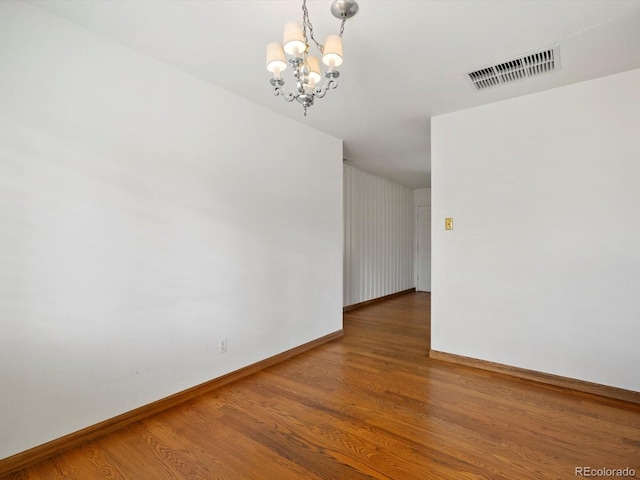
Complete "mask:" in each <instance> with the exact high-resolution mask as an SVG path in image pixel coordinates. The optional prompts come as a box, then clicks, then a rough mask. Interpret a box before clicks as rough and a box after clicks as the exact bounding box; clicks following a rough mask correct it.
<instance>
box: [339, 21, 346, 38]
mask: <svg viewBox="0 0 640 480" xmlns="http://www.w3.org/2000/svg"><path fill="white" fill-rule="evenodd" d="M346 21H347V17H346V16H344V17H342V23H341V24H340V38H342V34H343V33H344V22H346Z"/></svg>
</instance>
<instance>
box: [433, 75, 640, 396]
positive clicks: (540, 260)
mask: <svg viewBox="0 0 640 480" xmlns="http://www.w3.org/2000/svg"><path fill="white" fill-rule="evenodd" d="M639 85H640V70H633V71H630V72H626V73H622V74H618V75H614V76H610V77H605V78H600V79H596V80H593V81H589V82H585V83H580V84H575V85H570V86H567V87H563V88H558V89H554V90H549V91H546V92H542V93H538V94H535V95H529V96H524V97H520V98H516V99H512V100H508V101H504V102H500V103H494V104H491V105H486V106H483V107H478V108H473V109H470V110H465V111H460V112H456V113H452V114H448V115H442V116H439V117H436V118H434V119H433V121H432V135H433V138H432V145H433V146H432V148H433V150H432V169H433V183H432V193H433V197H432V198H433V207H432V208H433V214H434V225H435V226H436V227H435V228H434V231H433V293H432V295H433V298H432V348H433V349H434V350H439V351H444V352H449V353H454V354H458V355H464V356H468V357H474V358H479V359H484V360H489V361H493V362H498V363H502V364H507V365H515V366H517V367H522V368H527V369H532V370H537V371H541V372H548V373H552V374H557V375H562V376H566V377H571V378H577V379H582V380H586V381H591V382H596V383H600V384H605V385H610V386H615V387H620V388H625V389H630V390H636V391H638V390H640V375H639V370H638V365H640V348H638V340H639V339H640V302H639V301H638V292H640V248H639V247H638V245H639V239H640V188H639V185H640V135H639V133H640V88H638V86H639ZM444 217H453V218H454V228H455V229H454V230H453V231H445V230H444V226H443V223H444V222H443V219H444Z"/></svg>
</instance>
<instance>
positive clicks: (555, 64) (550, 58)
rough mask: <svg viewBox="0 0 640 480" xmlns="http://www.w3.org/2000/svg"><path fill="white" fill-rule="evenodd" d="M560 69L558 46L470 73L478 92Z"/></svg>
mask: <svg viewBox="0 0 640 480" xmlns="http://www.w3.org/2000/svg"><path fill="white" fill-rule="evenodd" d="M559 69H560V52H559V49H558V45H554V46H553V47H549V48H545V49H544V50H539V51H537V52H532V53H527V54H525V55H521V56H519V57H516V58H514V59H512V60H508V61H506V62H502V63H497V64H494V65H489V66H487V67H484V68H481V69H480V70H476V71H475V72H470V73H468V74H467V75H469V79H470V80H471V82H472V83H473V85H474V86H475V87H476V90H484V89H485V88H489V87H494V86H496V85H500V84H503V83H511V82H515V81H516V80H520V79H522V78H527V77H533V76H535V75H540V74H542V73H547V72H553V71H554V70H559Z"/></svg>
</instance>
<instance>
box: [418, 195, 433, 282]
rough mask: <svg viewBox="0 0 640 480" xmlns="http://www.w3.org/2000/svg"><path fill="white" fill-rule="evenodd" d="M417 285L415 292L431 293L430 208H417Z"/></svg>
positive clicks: (427, 206)
mask: <svg viewBox="0 0 640 480" xmlns="http://www.w3.org/2000/svg"><path fill="white" fill-rule="evenodd" d="M416 225H417V226H416V228H417V229H418V234H417V243H418V246H417V248H418V251H417V257H418V265H417V267H418V284H417V286H416V290H418V291H420V292H430V291H431V206H429V205H426V206H420V207H417V222H416Z"/></svg>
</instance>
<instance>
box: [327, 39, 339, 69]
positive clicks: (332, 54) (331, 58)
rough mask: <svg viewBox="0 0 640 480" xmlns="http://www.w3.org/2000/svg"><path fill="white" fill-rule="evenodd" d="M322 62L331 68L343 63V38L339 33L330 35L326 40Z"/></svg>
mask: <svg viewBox="0 0 640 480" xmlns="http://www.w3.org/2000/svg"><path fill="white" fill-rule="evenodd" d="M322 63H324V64H325V65H327V66H328V67H329V68H331V69H333V68H334V67H339V66H340V65H342V39H341V38H340V37H339V36H338V35H329V36H328V37H327V40H326V41H325V42H324V52H323V55H322Z"/></svg>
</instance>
